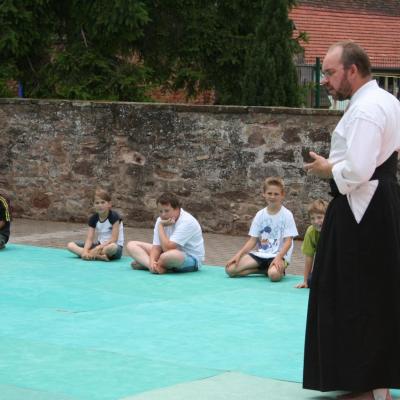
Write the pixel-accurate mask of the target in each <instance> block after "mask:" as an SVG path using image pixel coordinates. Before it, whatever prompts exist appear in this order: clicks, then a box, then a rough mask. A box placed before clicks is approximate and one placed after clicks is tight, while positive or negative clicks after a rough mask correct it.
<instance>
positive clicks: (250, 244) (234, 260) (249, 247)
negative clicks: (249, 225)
mask: <svg viewBox="0 0 400 400" xmlns="http://www.w3.org/2000/svg"><path fill="white" fill-rule="evenodd" d="M256 244H257V238H256V237H254V236H250V238H249V240H247V242H246V243H245V244H244V245H243V247H242V248H241V249H240V250H239V251H238V252H237V253H236V254H235V255H234V256H233V257H232V258H231V259H230V260H229V261H228V262H227V263H226V266H227V267H229V266H230V265H232V264H237V263H238V262H239V261H240V259H241V258H242V257H243V256H244V255H245V254H247V253H249V252H250V251H251V250H253V249H254V247H255V246H256Z"/></svg>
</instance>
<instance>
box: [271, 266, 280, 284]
mask: <svg viewBox="0 0 400 400" xmlns="http://www.w3.org/2000/svg"><path fill="white" fill-rule="evenodd" d="M268 277H269V279H270V280H271V282H279V281H280V280H282V278H283V273H282V272H280V271H279V270H278V269H277V268H276V267H270V268H269V269H268Z"/></svg>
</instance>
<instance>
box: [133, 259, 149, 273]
mask: <svg viewBox="0 0 400 400" xmlns="http://www.w3.org/2000/svg"><path fill="white" fill-rule="evenodd" d="M131 267H132V269H135V270H140V271H144V270H147V269H148V268H146V267H145V266H144V265H142V264H140V263H138V262H137V261H135V260H134V261H132V262H131Z"/></svg>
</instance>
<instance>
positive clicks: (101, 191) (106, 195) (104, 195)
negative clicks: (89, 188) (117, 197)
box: [94, 188, 111, 201]
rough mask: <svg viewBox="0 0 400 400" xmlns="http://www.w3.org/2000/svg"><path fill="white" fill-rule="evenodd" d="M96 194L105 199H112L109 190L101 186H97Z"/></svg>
mask: <svg viewBox="0 0 400 400" xmlns="http://www.w3.org/2000/svg"><path fill="white" fill-rule="evenodd" d="M94 196H95V197H98V198H100V199H102V200H104V201H111V196H110V194H109V193H108V192H107V190H104V189H101V188H97V189H96V190H95V192H94Z"/></svg>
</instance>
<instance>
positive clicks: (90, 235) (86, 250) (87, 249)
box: [81, 226, 95, 260]
mask: <svg viewBox="0 0 400 400" xmlns="http://www.w3.org/2000/svg"><path fill="white" fill-rule="evenodd" d="M94 234H95V229H94V228H92V227H91V226H89V229H88V233H87V235H86V240H85V245H84V246H83V252H82V255H81V258H83V259H84V260H91V259H92V258H93V257H92V255H91V254H90V248H91V247H92V244H93V239H94Z"/></svg>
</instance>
